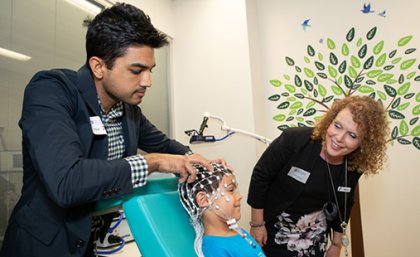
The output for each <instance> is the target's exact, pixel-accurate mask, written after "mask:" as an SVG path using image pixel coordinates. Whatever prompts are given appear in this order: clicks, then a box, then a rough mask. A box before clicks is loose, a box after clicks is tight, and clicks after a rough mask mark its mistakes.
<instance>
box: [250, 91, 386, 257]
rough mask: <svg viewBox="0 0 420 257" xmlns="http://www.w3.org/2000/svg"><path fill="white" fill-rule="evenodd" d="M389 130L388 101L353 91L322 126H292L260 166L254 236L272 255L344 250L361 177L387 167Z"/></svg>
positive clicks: (253, 197)
mask: <svg viewBox="0 0 420 257" xmlns="http://www.w3.org/2000/svg"><path fill="white" fill-rule="evenodd" d="M388 131H389V130H388V123H387V119H386V115H385V112H384V110H383V107H382V105H381V104H380V103H378V102H376V101H375V100H373V99H372V98H370V97H367V96H350V97H346V98H344V99H342V100H338V101H336V102H335V103H334V104H333V105H332V107H331V108H330V109H329V110H328V111H327V113H326V114H325V115H324V116H323V117H322V119H321V120H320V121H319V122H318V123H317V125H316V127H315V128H308V127H298V128H290V129H287V130H285V131H284V132H283V133H282V134H281V136H280V137H278V138H277V139H276V140H275V141H274V142H273V143H272V144H271V145H270V146H269V147H268V148H267V150H266V151H265V152H264V153H263V155H262V156H261V158H260V160H259V161H258V163H257V164H256V166H255V168H254V171H253V174H252V177H251V182H250V187H249V195H248V204H249V205H250V206H251V207H252V210H251V222H250V225H251V230H250V233H251V235H252V236H253V237H254V238H255V240H256V241H257V242H258V243H259V244H260V245H261V246H263V250H264V253H265V254H266V255H267V256H268V257H270V256H282V257H288V256H290V257H292V256H299V257H304V256H308V257H314V256H324V255H325V256H327V257H338V256H339V255H340V250H341V248H342V246H345V247H347V246H348V243H349V241H348V237H347V233H346V229H347V222H348V219H349V216H350V211H351V208H352V206H353V202H354V200H353V199H354V191H355V188H356V186H357V183H358V180H359V178H360V176H361V174H366V175H367V174H375V173H377V172H379V171H380V170H381V169H382V167H383V164H384V161H385V158H386V142H387V141H386V139H387V135H388ZM331 229H332V231H333V232H332V237H331V244H330V246H329V247H328V249H327V235H329V234H330V231H331ZM346 250H347V249H346Z"/></svg>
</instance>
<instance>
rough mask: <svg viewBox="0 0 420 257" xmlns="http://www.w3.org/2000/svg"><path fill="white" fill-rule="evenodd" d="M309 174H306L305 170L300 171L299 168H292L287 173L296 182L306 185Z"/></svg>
mask: <svg viewBox="0 0 420 257" xmlns="http://www.w3.org/2000/svg"><path fill="white" fill-rule="evenodd" d="M310 174H311V173H309V172H307V171H306V170H302V169H301V168H298V167H295V166H292V167H291V168H290V170H289V173H287V175H288V176H290V177H292V178H294V179H296V180H297V181H299V182H301V183H303V184H306V181H307V180H308V178H309V175H310Z"/></svg>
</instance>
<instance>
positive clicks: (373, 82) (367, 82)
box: [366, 79, 376, 85]
mask: <svg viewBox="0 0 420 257" xmlns="http://www.w3.org/2000/svg"><path fill="white" fill-rule="evenodd" d="M366 84H368V85H376V82H375V81H373V80H371V79H368V80H366Z"/></svg>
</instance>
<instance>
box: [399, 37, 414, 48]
mask: <svg viewBox="0 0 420 257" xmlns="http://www.w3.org/2000/svg"><path fill="white" fill-rule="evenodd" d="M412 38H413V36H406V37H403V38H401V39H400V40H398V46H405V45H406V44H408V42H410V40H411V39H412Z"/></svg>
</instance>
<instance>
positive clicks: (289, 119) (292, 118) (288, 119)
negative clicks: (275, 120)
mask: <svg viewBox="0 0 420 257" xmlns="http://www.w3.org/2000/svg"><path fill="white" fill-rule="evenodd" d="M294 118H295V117H293V116H289V117H288V118H287V119H286V121H292V120H294Z"/></svg>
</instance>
